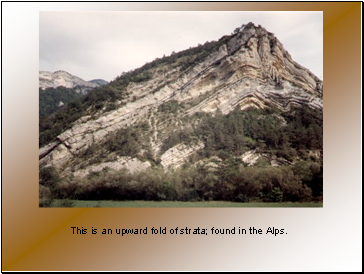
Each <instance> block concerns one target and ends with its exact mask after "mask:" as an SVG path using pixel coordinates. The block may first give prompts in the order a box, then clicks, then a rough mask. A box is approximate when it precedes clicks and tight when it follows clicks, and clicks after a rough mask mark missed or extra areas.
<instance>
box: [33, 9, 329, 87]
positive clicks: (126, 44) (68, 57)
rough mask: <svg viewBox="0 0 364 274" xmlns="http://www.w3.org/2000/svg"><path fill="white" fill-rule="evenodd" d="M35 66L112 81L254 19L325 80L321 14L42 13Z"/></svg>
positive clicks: (239, 12) (300, 62) (225, 33)
mask: <svg viewBox="0 0 364 274" xmlns="http://www.w3.org/2000/svg"><path fill="white" fill-rule="evenodd" d="M39 14H40V15H39V58H40V60H39V69H40V70H46V71H56V70H65V71H67V72H69V73H71V74H73V75H76V76H78V77H81V78H82V79H84V80H87V81H88V80H92V79H96V78H101V79H105V80H107V81H111V80H113V79H115V78H116V77H117V76H119V75H120V74H121V73H122V72H123V71H129V70H132V69H135V68H138V67H140V66H142V65H144V64H145V63H146V62H150V61H152V60H154V59H155V58H157V57H162V56H163V54H165V55H170V54H171V52H172V51H175V52H178V51H181V50H184V49H187V48H189V47H194V46H197V45H198V44H199V43H200V44H204V43H205V42H206V41H212V40H218V39H219V38H221V37H222V36H224V35H229V34H231V33H232V32H233V31H234V29H235V28H237V27H239V26H241V25H242V24H247V23H249V22H253V23H254V24H255V25H258V24H260V25H261V26H262V27H264V28H265V29H266V30H267V31H269V32H273V33H274V34H275V36H276V37H277V38H278V39H279V40H280V41H281V42H282V43H283V46H284V47H285V49H286V50H287V51H288V52H289V53H290V54H291V56H292V58H293V60H295V61H296V62H298V63H299V64H301V65H303V66H304V67H306V68H308V69H309V70H311V71H312V72H313V73H314V74H315V75H317V76H318V77H319V78H321V79H323V13H322V12H271V11H269V12H242V11H230V12H211V11H195V12H182V11H178V12H174V11H168V12H151V11H148V12H40V13H39Z"/></svg>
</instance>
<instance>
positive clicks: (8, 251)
mask: <svg viewBox="0 0 364 274" xmlns="http://www.w3.org/2000/svg"><path fill="white" fill-rule="evenodd" d="M2 8H3V9H2V17H3V52H2V56H3V60H2V61H3V70H2V80H3V82H2V99H3V101H2V107H3V111H2V123H3V125H2V129H3V135H2V137H3V140H2V149H3V150H2V168H3V173H2V270H8V271H13V270H23V271H24V270H26V271H35V270H50V271H51V270H57V271H61V270H76V271H77V270H79V271H81V270H82V271H86V270H90V271H97V270H106V271H107V270H110V271H112V270H113V271H116V270H212V271H214V270H216V271H217V270H227V271H236V270H242V271H258V270H260V271H278V270H280V271H288V270H296V271H305V270H306V271H307V270H325V271H328V270H336V271H339V270H342V271H345V270H346V271H348V270H356V271H358V270H361V250H362V249H361V239H362V238H361V237H362V236H361V235H362V234H361V232H362V222H361V220H362V219H361V218H362V214H361V61H360V60H361V3H175V4H171V3H147V4H146V3H108V4H105V3H86V4H82V3H2ZM45 10H49V11H50V10H63V11H66V10H75V11H76V10H79V11H81V10H113V11H117V10H160V11H161V10H234V11H238V10H252V11H255V10H265V11H269V10H271V11H273V10H277V11H281V10H287V11H291V10H292V11H293V10H307V11H323V18H324V22H323V26H324V27H323V29H324V79H325V85H324V207H323V208H264V209H260V208H256V209H254V208H253V209H252V208H218V209H216V208H214V209H213V208H199V209H197V208H187V209H186V208H183V209H182V208H165V209H157V208H141V209H137V208H119V209H111V208H87V209H83V208H71V209H48V208H39V207H38V60H39V57H38V51H39V41H38V32H39V25H38V23H39V22H38V20H39V11H45ZM288 23H289V22H288ZM287 27H288V28H289V25H287ZM266 28H267V29H269V27H268V26H266ZM72 226H79V227H82V226H83V227H84V228H88V229H89V231H90V228H91V227H94V228H97V229H98V230H99V231H100V229H102V228H112V229H115V228H145V227H148V235H126V236H124V237H122V236H121V235H101V234H100V233H98V234H97V235H91V234H90V232H89V233H88V234H86V235H72V229H71V227H72ZM153 226H154V227H160V226H162V227H167V229H168V230H169V229H171V228H176V227H180V228H181V227H186V226H188V227H189V228H197V227H200V228H208V229H209V228H211V227H215V228H233V227H236V228H238V227H242V228H249V227H250V226H255V227H257V228H261V229H263V230H265V229H266V228H267V227H273V226H274V227H275V228H284V229H285V231H286V232H287V234H285V235H278V236H276V237H274V236H272V235H265V234H263V235H219V236H217V235H211V234H210V235H207V236H202V235H200V236H199V235H168V234H167V235H151V233H150V228H151V227H153ZM209 232H210V231H209Z"/></svg>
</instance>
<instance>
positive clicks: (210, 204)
mask: <svg viewBox="0 0 364 274" xmlns="http://www.w3.org/2000/svg"><path fill="white" fill-rule="evenodd" d="M72 202H73V203H74V206H73V207H78V208H80V207H104V208H105V207H124V208H125V207H192V208H196V207H323V203H322V202H311V203H292V202H285V203H263V202H249V203H234V202H223V201H211V202H179V201H176V202H170V201H162V202H156V201H80V200H73V201H72ZM60 205H61V200H55V201H54V202H53V203H52V206H51V207H62V206H60Z"/></svg>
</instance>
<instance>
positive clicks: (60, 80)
mask: <svg viewBox="0 0 364 274" xmlns="http://www.w3.org/2000/svg"><path fill="white" fill-rule="evenodd" d="M99 82H100V80H99ZM100 85H101V84H98V83H97V82H87V81H85V80H83V79H81V78H80V77H77V76H75V75H72V74H70V73H68V72H67V71H64V70H57V71H55V72H50V71H39V88H41V89H43V90H44V89H46V88H57V87H59V86H63V87H65V88H75V87H77V89H76V90H77V91H78V92H79V93H82V94H85V93H87V92H88V91H90V90H91V89H93V88H95V87H98V86H100Z"/></svg>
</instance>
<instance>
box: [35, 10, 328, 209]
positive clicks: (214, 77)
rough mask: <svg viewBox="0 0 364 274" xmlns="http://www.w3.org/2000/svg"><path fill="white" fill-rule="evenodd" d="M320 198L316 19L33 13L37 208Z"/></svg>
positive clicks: (269, 203)
mask: <svg viewBox="0 0 364 274" xmlns="http://www.w3.org/2000/svg"><path fill="white" fill-rule="evenodd" d="M323 196H324V194H323V13H322V12H320V11H312V12H294V11H291V12H289V11H288V12H274V11H269V12H243V11H230V12H229V11H225V12H223V11H220V12H214V11H174V12H173V11H165V12H162V11H144V12H142V11H133V12H132V11H129V12H128V11H123V12H121V11H119V12H118V11H115V12H101V11H94V12H91V11H90V12H82V11H73V12H67V11H40V12H39V207H54V208H57V207H119V208H123V207H147V208H148V207H192V208H194V207H318V208H322V207H323Z"/></svg>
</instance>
